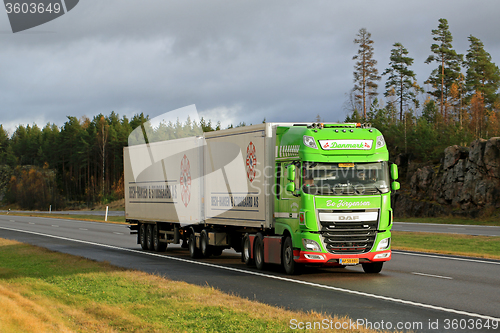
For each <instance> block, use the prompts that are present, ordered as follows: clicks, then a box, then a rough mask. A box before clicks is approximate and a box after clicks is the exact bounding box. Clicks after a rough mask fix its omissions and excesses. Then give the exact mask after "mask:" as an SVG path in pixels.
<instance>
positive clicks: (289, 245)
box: [281, 236, 302, 275]
mask: <svg viewBox="0 0 500 333" xmlns="http://www.w3.org/2000/svg"><path fill="white" fill-rule="evenodd" d="M281 263H282V264H283V268H284V269H285V272H286V273H287V274H289V275H293V274H298V273H300V270H301V268H302V265H301V264H297V263H296V262H295V260H293V242H292V238H291V237H290V236H287V237H286V238H285V241H284V242H283V252H282V254H281Z"/></svg>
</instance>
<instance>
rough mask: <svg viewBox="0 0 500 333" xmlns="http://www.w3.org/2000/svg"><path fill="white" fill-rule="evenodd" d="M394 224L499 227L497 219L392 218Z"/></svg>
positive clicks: (445, 217) (499, 220) (447, 217)
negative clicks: (412, 223) (413, 223)
mask: <svg viewBox="0 0 500 333" xmlns="http://www.w3.org/2000/svg"><path fill="white" fill-rule="evenodd" d="M394 221H396V222H415V223H436V224H463V225H490V226H500V219H499V218H498V217H491V218H479V219H467V218H462V217H455V216H443V217H394Z"/></svg>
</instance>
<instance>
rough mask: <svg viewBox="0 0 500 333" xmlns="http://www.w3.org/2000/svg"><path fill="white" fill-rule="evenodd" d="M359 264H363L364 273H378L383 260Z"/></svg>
mask: <svg viewBox="0 0 500 333" xmlns="http://www.w3.org/2000/svg"><path fill="white" fill-rule="evenodd" d="M361 265H362V266H363V270H364V271H365V273H369V274H377V273H380V271H381V270H382V266H384V262H383V261H379V262H372V263H369V264H361Z"/></svg>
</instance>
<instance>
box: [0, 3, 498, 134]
mask: <svg viewBox="0 0 500 333" xmlns="http://www.w3.org/2000/svg"><path fill="white" fill-rule="evenodd" d="M450 4H453V8H454V10H453V11H452V10H450ZM498 9H500V4H497V2H496V1H485V2H483V3H482V5H481V6H477V5H472V4H471V3H470V2H469V1H453V2H451V1H442V2H436V1H428V0H425V1H419V2H413V3H403V2H401V1H396V0H391V1H368V0H363V1H355V2H353V1H349V2H339V1H319V0H318V1H297V0H294V1H289V0H279V1H260V0H258V1H255V0H253V1H222V0H196V1H195V0H193V1H189V0H186V1H166V0H148V1H141V2H138V1H125V0H106V1H101V0H85V1H80V2H79V4H78V6H76V7H75V8H74V9H73V10H72V11H71V12H69V13H68V14H66V15H64V16H62V17H61V18H59V19H57V20H54V21H52V22H50V23H47V24H45V25H43V26H40V27H37V28H35V29H32V30H28V31H26V32H22V33H19V34H15V35H14V34H7V33H2V34H0V39H1V42H2V48H1V49H0V99H1V100H2V101H5V102H3V103H2V106H0V108H1V109H2V110H1V111H0V113H1V115H2V116H1V119H0V123H7V122H9V123H14V124H15V123H16V122H18V123H25V122H26V119H39V118H40V115H42V117H41V118H43V119H45V121H51V122H56V123H57V124H59V125H61V124H62V123H63V122H64V121H65V120H66V116H67V115H72V116H76V117H81V116H82V115H87V116H89V117H92V116H94V115H95V114H98V113H101V112H102V113H104V114H109V112H111V111H113V110H114V111H115V112H118V113H119V114H120V115H127V116H131V115H133V114H134V113H137V112H144V113H146V114H150V115H151V116H153V117H154V116H156V115H159V114H161V113H164V112H166V111H169V110H173V109H176V108H179V107H183V106H186V105H190V104H196V105H197V108H198V110H199V111H200V113H201V115H203V114H204V112H205V113H206V114H210V115H212V116H213V119H212V120H213V121H217V120H224V119H220V118H217V116H216V114H217V113H216V112H215V111H214V110H219V109H221V110H222V109H224V110H232V112H233V113H232V117H231V121H234V122H236V123H237V122H240V121H245V122H247V123H257V122H260V121H262V119H263V118H264V117H266V119H267V120H273V121H274V120H276V121H304V120H313V119H314V117H315V116H316V114H318V113H319V114H320V115H321V116H322V117H323V118H324V119H325V120H328V121H339V120H340V121H341V120H343V119H344V118H345V111H344V110H343V104H344V101H345V99H346V97H345V94H346V93H348V92H349V90H350V89H351V88H352V71H353V66H354V62H353V61H352V56H353V55H354V54H355V52H356V45H354V43H353V39H354V37H355V35H356V33H357V32H358V30H359V29H360V28H361V27H366V28H367V29H368V31H370V32H371V33H372V36H373V38H374V41H375V58H376V59H377V60H378V67H379V70H380V71H383V69H384V68H385V67H387V64H388V61H389V54H390V49H391V48H392V44H394V42H397V41H398V42H401V43H403V45H405V46H406V47H407V48H408V50H409V52H410V56H412V57H413V58H415V65H414V69H415V71H416V72H417V78H418V80H419V83H421V84H422V82H423V81H424V80H425V79H426V78H427V77H428V75H429V73H430V71H431V70H432V68H433V67H432V65H425V64H424V63H423V62H424V61H425V58H426V57H427V56H428V55H429V54H430V45H431V43H432V36H431V30H432V29H435V28H436V27H437V25H438V19H439V18H440V17H445V18H447V19H448V20H449V23H450V28H451V32H452V34H453V36H454V38H455V41H454V47H455V48H456V49H457V51H459V52H461V53H465V52H466V50H467V48H468V42H467V37H468V35H469V34H473V35H475V36H476V37H478V38H480V39H481V40H482V41H483V42H484V43H485V47H486V50H487V51H488V52H490V53H491V54H492V57H493V60H494V61H497V62H498V61H500V40H498V38H497V37H496V35H495V34H496V30H498V29H495V25H497V23H495V22H496V15H497V14H496V13H498ZM4 21H5V22H4ZM6 22H7V18H6V16H5V17H2V15H0V30H2V31H3V30H5V26H6ZM382 92H383V83H382V82H381V84H380V88H379V93H380V94H382ZM214 112H215V113H214ZM221 116H224V117H226V118H227V115H222V114H221ZM37 117H38V118H37ZM39 125H40V126H43V125H44V124H40V123H39Z"/></svg>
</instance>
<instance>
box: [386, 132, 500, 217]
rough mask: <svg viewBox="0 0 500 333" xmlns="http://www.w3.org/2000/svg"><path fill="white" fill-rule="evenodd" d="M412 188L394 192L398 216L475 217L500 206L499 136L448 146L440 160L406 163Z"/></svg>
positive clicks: (408, 179) (408, 181)
mask: <svg viewBox="0 0 500 333" xmlns="http://www.w3.org/2000/svg"><path fill="white" fill-rule="evenodd" d="M407 183H408V184H409V189H407V191H405V192H403V193H400V194H398V195H396V196H395V198H394V199H395V200H394V209H395V215H396V216H437V215H442V214H450V213H452V214H456V215H462V216H471V217H476V216H479V215H481V214H482V213H484V212H488V211H494V210H495V209H496V208H500V137H497V138H491V139H489V140H484V139H479V140H476V141H474V142H472V144H471V145H470V147H460V146H451V147H448V148H446V149H445V151H444V158H443V159H442V160H441V162H440V163H439V164H434V165H411V164H409V165H408V166H407Z"/></svg>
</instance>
